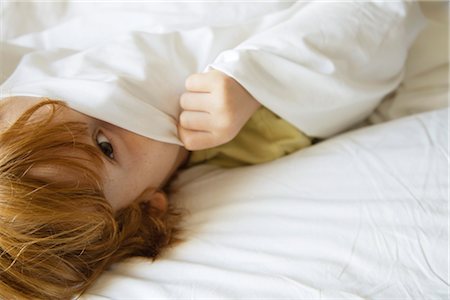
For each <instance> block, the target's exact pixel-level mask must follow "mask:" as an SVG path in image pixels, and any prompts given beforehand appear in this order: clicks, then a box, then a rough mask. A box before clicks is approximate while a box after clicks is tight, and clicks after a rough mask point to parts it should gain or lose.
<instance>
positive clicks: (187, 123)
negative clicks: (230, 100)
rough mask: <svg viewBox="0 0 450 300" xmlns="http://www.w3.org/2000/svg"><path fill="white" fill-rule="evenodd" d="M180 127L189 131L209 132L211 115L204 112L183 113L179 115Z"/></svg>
mask: <svg viewBox="0 0 450 300" xmlns="http://www.w3.org/2000/svg"><path fill="white" fill-rule="evenodd" d="M179 119H180V120H179V122H180V125H181V127H183V128H184V129H189V130H199V131H209V129H210V128H211V126H212V125H213V124H211V123H212V122H211V115H210V114H209V113H206V112H198V111H186V110H185V111H183V112H181V114H180V118H179Z"/></svg>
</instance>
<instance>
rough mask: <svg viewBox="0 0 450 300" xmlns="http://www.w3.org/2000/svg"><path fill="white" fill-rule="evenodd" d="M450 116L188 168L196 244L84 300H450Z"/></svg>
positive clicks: (140, 265) (185, 182)
mask: <svg viewBox="0 0 450 300" xmlns="http://www.w3.org/2000/svg"><path fill="white" fill-rule="evenodd" d="M448 114H449V110H447V109H443V110H438V111H434V112H431V113H424V114H418V115H415V116H411V117H407V118H403V119H399V120H396V121H391V122H388V123H385V124H381V125H376V126H372V127H368V128H363V129H360V130H358V131H355V132H352V133H349V134H345V135H342V136H340V137H337V138H334V139H331V140H329V141H326V142H323V143H320V144H317V145H315V146H313V147H311V148H308V149H305V150H302V151H300V152H297V153H295V154H293V155H291V156H288V157H285V158H282V159H280V160H278V161H274V162H271V163H268V164H264V165H258V166H253V167H244V168H238V169H232V170H221V169H217V168H215V167H211V166H200V167H197V168H194V169H190V170H187V171H185V172H184V173H183V174H182V175H181V176H180V178H179V179H178V180H177V181H176V183H175V188H176V189H177V190H178V192H176V193H174V194H173V200H174V201H177V202H179V203H180V204H181V205H182V206H184V207H186V208H188V209H189V211H190V212H191V213H190V215H188V216H187V217H186V219H185V225H184V228H185V230H186V231H185V234H184V236H185V238H186V241H185V242H184V243H182V244H180V245H178V246H176V247H175V248H173V249H171V250H169V251H168V252H166V254H165V255H164V256H163V257H162V258H161V259H159V260H157V261H155V262H153V263H152V262H149V261H146V260H143V259H139V258H136V259H131V260H129V261H127V262H123V263H120V264H117V265H115V266H114V267H113V268H112V269H111V270H110V271H108V272H106V273H105V274H104V275H103V276H102V277H101V278H100V280H99V281H98V282H97V284H96V285H95V286H94V287H92V289H91V290H90V292H89V293H88V294H87V295H85V297H84V298H83V299H89V300H94V299H95V300H96V299H447V297H448V296H449V295H448V278H449V273H448V227H447V226H448V202H447V201H448V191H449V189H448V188H449V187H448V160H449V155H448Z"/></svg>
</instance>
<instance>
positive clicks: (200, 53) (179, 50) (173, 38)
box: [0, 1, 424, 144]
mask: <svg viewBox="0 0 450 300" xmlns="http://www.w3.org/2000/svg"><path fill="white" fill-rule="evenodd" d="M24 5H26V4H24ZM11 7H13V6H10V7H9V8H11ZM72 7H73V6H72ZM91 7H92V8H94V9H97V12H98V13H95V10H94V11H93V12H92V13H91V14H86V13H84V14H80V15H79V16H77V14H76V13H74V14H73V15H71V18H72V19H70V18H69V19H68V20H67V22H65V23H63V24H60V23H55V24H50V25H49V26H48V27H47V28H46V29H45V30H42V31H35V32H33V31H31V32H29V33H27V34H24V35H21V36H16V37H11V38H10V39H7V40H5V41H2V44H3V45H2V48H3V49H5V50H4V51H3V53H5V55H8V53H16V54H15V55H16V56H17V53H22V54H23V55H22V56H20V58H18V57H13V58H15V59H12V60H11V63H12V62H13V61H16V62H17V61H18V64H17V66H15V67H12V66H8V67H7V69H9V70H12V74H11V76H10V77H9V78H8V79H7V80H6V82H4V83H3V84H2V85H1V87H0V88H1V90H0V92H1V95H0V96H1V97H2V98H3V97H7V96H17V95H28V96H43V97H49V98H54V99H60V100H64V101H66V102H67V103H68V105H69V106H70V107H72V108H73V109H75V110H78V111H80V112H82V113H85V114H87V115H90V116H92V117H95V118H98V119H101V120H104V121H107V122H109V123H112V124H115V125H117V126H120V127H122V128H125V129H128V130H130V131H133V132H135V133H138V134H141V135H143V136H147V137H149V138H152V139H155V140H159V141H162V142H167V143H174V144H181V142H180V140H179V139H178V137H177V129H176V123H177V118H178V115H179V112H180V108H179V103H178V99H179V96H180V94H181V93H182V92H183V91H184V80H185V78H186V77H187V76H188V75H189V74H191V73H194V72H202V71H205V70H209V69H211V68H215V69H218V70H221V71H223V72H225V73H226V74H228V75H229V76H231V77H233V78H235V79H236V80H237V81H238V82H239V83H241V84H242V85H243V86H244V87H245V88H246V89H247V90H248V91H249V92H250V93H251V94H252V95H253V96H254V97H255V98H256V99H257V100H258V101H260V102H261V103H262V104H263V105H264V106H266V107H267V108H268V109H270V110H271V111H273V112H274V113H276V114H277V115H279V116H281V117H282V118H284V119H286V120H287V121H288V122H290V123H292V124H293V125H294V126H296V127H297V128H299V129H300V130H302V131H303V132H305V133H306V134H307V135H309V136H315V137H328V136H331V135H333V134H335V133H337V132H340V131H342V130H344V129H346V128H348V127H349V126H351V125H352V124H354V123H356V122H358V121H360V120H362V119H364V118H365V117H367V116H368V115H369V114H370V112H371V111H372V110H373V109H374V107H375V106H376V105H377V104H378V103H379V101H381V99H382V98H383V97H384V96H385V95H386V94H388V93H389V92H391V91H392V90H394V89H395V88H396V87H397V85H398V84H399V82H400V80H401V79H402V74H403V67H404V61H405V59H406V54H407V50H408V48H409V46H410V45H411V43H412V41H413V40H414V38H415V36H416V35H417V34H418V32H419V31H420V29H421V28H422V27H423V24H424V22H423V19H422V17H421V14H420V10H419V8H418V5H417V4H415V3H406V2H395V3H380V2H365V1H364V2H358V1H356V2H351V3H329V2H321V1H314V2H311V3H308V2H297V3H290V4H286V5H285V6H280V7H278V10H274V12H269V11H267V13H265V14H263V13H261V14H259V15H257V16H254V17H253V18H250V19H249V20H245V19H239V20H238V21H236V20H235V21H234V23H233V22H231V23H227V22H225V21H222V23H220V24H219V25H217V24H216V26H200V25H199V24H194V25H192V24H193V23H191V26H190V27H189V26H187V28H188V29H186V30H180V28H182V26H180V24H178V25H174V24H173V23H172V24H169V23H170V22H168V24H169V25H168V26H166V27H164V23H162V24H159V25H156V24H153V26H150V25H151V22H150V21H146V20H145V19H146V18H148V15H146V14H145V13H140V11H137V10H136V11H133V10H132V9H122V10H120V6H119V7H117V6H116V7H115V8H114V9H110V10H102V9H101V8H102V5H101V4H98V5H97V6H91ZM125 7H126V6H124V8H125ZM127 7H128V6H127ZM131 7H133V6H131ZM7 8H8V7H7ZM69 8H70V6H69ZM5 11H6V12H7V9H6V10H5ZM66 13H67V12H66ZM118 20H120V21H118ZM127 20H128V21H132V23H135V24H141V25H140V26H137V27H133V26H131V25H128V29H122V28H121V26H122V24H123V23H124V22H126V21H127ZM49 23H52V22H49ZM144 25H148V27H147V26H144ZM203 25H204V24H203ZM114 29H116V32H117V34H114V32H115V31H114ZM102 33H104V34H105V36H108V38H106V37H103V35H102ZM14 50H15V51H14Z"/></svg>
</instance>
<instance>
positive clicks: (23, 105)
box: [0, 96, 44, 129]
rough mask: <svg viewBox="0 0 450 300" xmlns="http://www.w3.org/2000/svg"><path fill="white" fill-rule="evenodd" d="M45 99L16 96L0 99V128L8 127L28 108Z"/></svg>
mask: <svg viewBox="0 0 450 300" xmlns="http://www.w3.org/2000/svg"><path fill="white" fill-rule="evenodd" d="M42 101H44V100H43V99H42V98H38V97H27V96H16V97H9V98H3V99H0V128H2V129H4V128H8V127H9V126H10V125H12V124H13V123H14V122H15V121H16V120H17V119H18V118H19V117H20V116H21V115H22V114H23V113H24V112H25V111H26V110H27V109H29V108H31V107H33V106H34V105H36V104H38V103H39V102H42Z"/></svg>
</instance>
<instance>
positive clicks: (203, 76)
mask: <svg viewBox="0 0 450 300" xmlns="http://www.w3.org/2000/svg"><path fill="white" fill-rule="evenodd" d="M184 86H185V88H186V89H187V90H188V91H191V92H209V91H210V90H211V76H210V74H208V73H195V74H192V75H190V76H189V77H188V78H186V81H185V82H184Z"/></svg>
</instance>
